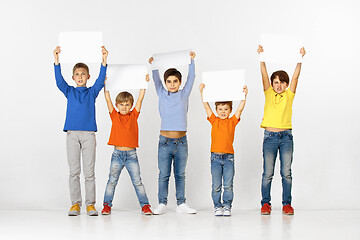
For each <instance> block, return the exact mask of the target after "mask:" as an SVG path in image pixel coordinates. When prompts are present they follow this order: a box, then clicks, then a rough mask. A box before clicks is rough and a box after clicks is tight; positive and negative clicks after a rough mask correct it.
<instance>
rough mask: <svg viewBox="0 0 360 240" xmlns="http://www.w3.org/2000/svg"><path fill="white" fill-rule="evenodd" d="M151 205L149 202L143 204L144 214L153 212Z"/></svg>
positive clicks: (142, 210)
mask: <svg viewBox="0 0 360 240" xmlns="http://www.w3.org/2000/svg"><path fill="white" fill-rule="evenodd" d="M150 207H151V206H150V205H149V204H147V205H145V206H143V207H142V209H141V212H142V214H144V215H152V214H153V213H152V211H151V209H150Z"/></svg>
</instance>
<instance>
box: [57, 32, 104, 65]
mask: <svg viewBox="0 0 360 240" xmlns="http://www.w3.org/2000/svg"><path fill="white" fill-rule="evenodd" d="M59 46H60V47H61V53H60V62H63V63H77V62H83V63H101V61H102V53H101V47H102V46H103V34H102V32H60V33H59Z"/></svg>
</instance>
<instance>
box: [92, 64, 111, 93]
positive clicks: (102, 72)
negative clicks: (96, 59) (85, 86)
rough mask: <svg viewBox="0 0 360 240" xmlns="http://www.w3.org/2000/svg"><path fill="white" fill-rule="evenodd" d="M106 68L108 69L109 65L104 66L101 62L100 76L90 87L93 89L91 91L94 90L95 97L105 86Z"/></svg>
mask: <svg viewBox="0 0 360 240" xmlns="http://www.w3.org/2000/svg"><path fill="white" fill-rule="evenodd" d="M106 70H107V65H106V67H104V66H103V65H102V64H101V67H100V73H99V76H98V78H97V79H96V81H95V83H94V85H93V86H92V87H91V88H90V89H91V90H90V91H92V93H93V94H94V96H95V98H96V97H97V96H98V95H99V92H100V90H101V89H102V88H103V87H104V86H105V83H104V82H105V77H106Z"/></svg>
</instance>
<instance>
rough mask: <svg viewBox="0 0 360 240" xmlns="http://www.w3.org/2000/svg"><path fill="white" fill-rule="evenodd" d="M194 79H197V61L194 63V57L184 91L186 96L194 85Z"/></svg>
mask: <svg viewBox="0 0 360 240" xmlns="http://www.w3.org/2000/svg"><path fill="white" fill-rule="evenodd" d="M194 81H195V63H194V59H191V64H190V65H189V73H188V77H187V80H186V83H185V86H184V88H183V92H184V94H186V96H189V95H190V93H191V90H192V88H193V86H194Z"/></svg>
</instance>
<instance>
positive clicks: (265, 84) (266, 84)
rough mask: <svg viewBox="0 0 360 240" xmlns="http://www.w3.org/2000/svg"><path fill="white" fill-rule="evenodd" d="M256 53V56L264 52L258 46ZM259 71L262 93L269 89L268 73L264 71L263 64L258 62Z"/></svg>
mask: <svg viewBox="0 0 360 240" xmlns="http://www.w3.org/2000/svg"><path fill="white" fill-rule="evenodd" d="M257 52H258V54H260V53H262V52H264V49H263V47H262V46H261V45H259V47H258V50H257ZM260 71H261V77H262V82H263V87H264V91H266V90H268V89H269V87H270V86H271V85H270V80H269V76H268V73H267V70H266V65H265V62H260Z"/></svg>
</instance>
